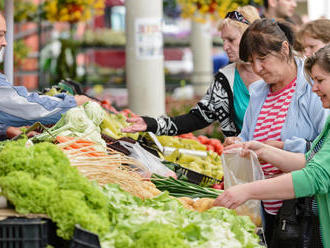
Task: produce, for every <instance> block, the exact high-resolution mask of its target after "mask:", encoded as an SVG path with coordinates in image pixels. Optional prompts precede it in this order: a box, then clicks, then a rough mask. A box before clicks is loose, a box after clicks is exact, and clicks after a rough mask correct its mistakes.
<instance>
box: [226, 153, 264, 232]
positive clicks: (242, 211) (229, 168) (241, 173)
mask: <svg viewBox="0 0 330 248" xmlns="http://www.w3.org/2000/svg"><path fill="white" fill-rule="evenodd" d="M240 151H241V148H236V149H232V150H229V151H226V152H224V153H223V156H221V157H222V167H223V173H224V188H225V189H228V188H230V187H232V186H234V185H237V184H242V183H249V182H253V181H255V180H262V179H264V173H263V171H262V169H261V166H260V163H259V161H258V158H257V155H256V154H255V153H254V152H253V151H251V152H250V154H249V156H247V157H241V156H240ZM236 211H237V213H238V214H239V215H247V216H249V217H250V218H251V220H252V221H253V222H254V223H255V224H256V225H257V226H261V215H260V213H261V212H260V201H259V200H249V201H247V202H246V203H244V204H243V205H241V206H240V207H238V208H237V209H236Z"/></svg>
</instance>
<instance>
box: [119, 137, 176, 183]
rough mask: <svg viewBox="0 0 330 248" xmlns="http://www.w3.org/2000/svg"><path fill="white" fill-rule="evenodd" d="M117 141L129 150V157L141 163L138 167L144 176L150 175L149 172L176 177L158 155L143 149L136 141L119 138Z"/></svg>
mask: <svg viewBox="0 0 330 248" xmlns="http://www.w3.org/2000/svg"><path fill="white" fill-rule="evenodd" d="M119 143H120V145H122V146H123V147H125V148H126V149H127V150H128V151H129V152H130V155H129V156H130V157H133V158H135V159H136V160H137V161H139V162H140V163H141V164H142V166H141V167H140V168H139V169H141V170H143V174H144V176H148V177H150V176H151V174H158V175H160V176H164V177H168V176H172V177H174V178H176V174H175V172H174V171H172V170H170V169H169V168H167V167H166V166H165V165H164V164H163V163H162V162H161V161H160V159H159V158H158V157H156V156H154V155H153V154H151V153H150V152H148V151H147V150H145V149H144V148H143V147H142V146H140V144H139V143H138V142H135V143H131V142H127V141H124V140H119Z"/></svg>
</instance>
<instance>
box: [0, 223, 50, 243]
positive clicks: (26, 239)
mask: <svg viewBox="0 0 330 248" xmlns="http://www.w3.org/2000/svg"><path fill="white" fill-rule="evenodd" d="M46 245H47V222H46V221H44V220H41V219H26V218H8V219H5V220H3V221H0V247H1V248H44V247H46Z"/></svg>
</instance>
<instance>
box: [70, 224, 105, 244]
mask: <svg viewBox="0 0 330 248" xmlns="http://www.w3.org/2000/svg"><path fill="white" fill-rule="evenodd" d="M70 248H101V244H100V240H99V237H98V235H97V234H95V233H92V232H90V231H87V230H85V229H83V228H81V227H80V226H79V225H76V226H75V229H74V234H73V239H72V241H71V245H70Z"/></svg>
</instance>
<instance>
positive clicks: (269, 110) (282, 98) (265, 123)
mask: <svg viewBox="0 0 330 248" xmlns="http://www.w3.org/2000/svg"><path fill="white" fill-rule="evenodd" d="M295 87H296V78H295V79H294V80H292V82H290V83H289V84H288V85H287V86H285V88H283V89H281V90H279V91H276V92H269V93H268V95H267V98H266V100H265V102H264V104H263V105H262V108H261V111H260V113H259V116H258V119H257V123H256V128H255V130H254V136H253V139H254V140H257V141H260V142H263V141H266V140H276V141H281V130H282V127H283V124H284V122H285V118H286V115H287V113H288V109H289V106H290V103H291V99H292V96H293V94H294V92H295ZM261 167H262V170H263V172H264V175H265V177H266V178H271V177H273V176H275V175H277V174H281V173H282V172H281V170H279V169H278V168H276V167H275V166H274V165H272V164H269V163H261ZM263 204H264V208H265V211H266V212H267V213H269V214H274V215H275V214H277V212H278V210H279V209H280V208H281V206H282V201H277V200H264V201H263Z"/></svg>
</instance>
